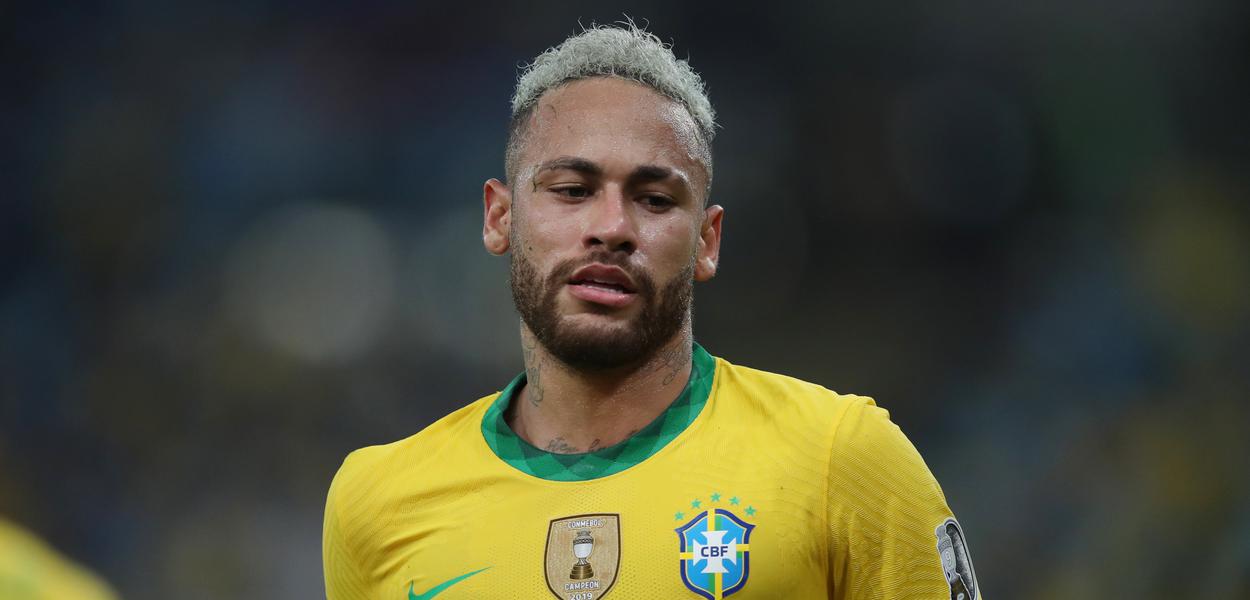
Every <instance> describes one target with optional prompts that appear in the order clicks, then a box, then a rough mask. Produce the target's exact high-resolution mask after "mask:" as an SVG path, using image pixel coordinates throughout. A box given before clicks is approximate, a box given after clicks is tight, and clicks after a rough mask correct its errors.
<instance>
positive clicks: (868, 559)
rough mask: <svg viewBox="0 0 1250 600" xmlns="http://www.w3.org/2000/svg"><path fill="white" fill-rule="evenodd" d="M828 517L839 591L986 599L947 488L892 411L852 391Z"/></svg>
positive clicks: (858, 599) (840, 594)
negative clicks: (891, 415)
mask: <svg viewBox="0 0 1250 600" xmlns="http://www.w3.org/2000/svg"><path fill="white" fill-rule="evenodd" d="M828 517H829V524H830V529H831V531H830V534H831V543H830V554H829V557H830V558H829V560H830V565H829V569H830V577H831V580H832V582H833V591H832V593H831V595H830V597H831V598H836V599H839V600H877V599H887V598H888V599H897V600H908V599H913V598H914V599H919V598H925V599H932V598H951V599H952V600H980V598H981V595H980V593H979V590H977V589H976V588H977V585H976V581H975V578H974V577H973V576H972V563H971V559H970V558H969V556H968V554H967V548H966V545H965V544H964V541H963V534H962V532H959V533H958V536H955V534H954V532H955V531H958V523H957V522H956V521H955V520H954V515H952V514H951V510H950V508H949V507H947V504H946V498H945V497H944V496H943V494H942V490H941V488H940V487H939V486H938V483H937V481H936V480H935V479H934V477H933V474H932V473H930V472H929V468H928V467H927V466H926V465H925V463H924V460H923V459H922V458H921V457H920V453H919V452H917V451H916V448H915V447H914V446H913V445H912V444H911V442H910V441H908V439H907V437H906V436H904V435H903V432H902V431H901V430H900V429H899V428H898V426H897V425H895V424H894V423H893V422H891V421H890V418H889V413H888V412H886V411H885V410H884V409H882V408H879V407H877V406H876V405H875V403H874V402H873V401H872V400H871V399H869V398H861V397H855V398H852V404H851V406H850V407H849V408H848V409H847V410H846V412H845V414H844V416H843V418H842V419H841V420H840V422H839V423H838V425H837V430H836V432H835V435H834V443H833V449H832V452H831V461H830V465H829V489H828ZM951 524H954V525H953V529H952V528H951ZM948 532H950V533H948ZM944 538H945V540H946V544H945V545H944V544H943V539H944ZM952 539H956V540H957V545H958V548H957V549H958V552H959V555H958V557H956V552H955V550H956V548H955V545H956V544H955V543H952V541H951V540H952ZM944 552H945V558H944V556H943V553H944Z"/></svg>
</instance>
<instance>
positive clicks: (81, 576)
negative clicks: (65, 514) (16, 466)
mask: <svg viewBox="0 0 1250 600" xmlns="http://www.w3.org/2000/svg"><path fill="white" fill-rule="evenodd" d="M0 598H3V599H4V600H53V599H55V600H65V599H71V598H72V599H73V600H113V599H115V598H116V595H114V593H113V591H112V590H111V589H109V587H108V585H107V584H105V583H104V582H103V581H101V580H100V579H99V578H98V577H96V576H95V575H92V574H91V573H89V572H87V571H86V570H84V569H82V568H81V567H78V566H76V565H74V564H73V563H71V562H70V561H69V560H68V559H66V558H65V557H63V556H61V555H60V554H58V553H57V552H56V551H55V550H53V549H52V548H50V547H49V546H48V545H47V544H45V543H43V542H42V541H40V540H39V539H38V538H36V537H35V536H34V535H32V534H31V533H30V532H28V531H26V530H24V529H22V528H21V527H18V526H17V525H15V524H13V523H10V522H8V521H6V520H4V519H0Z"/></svg>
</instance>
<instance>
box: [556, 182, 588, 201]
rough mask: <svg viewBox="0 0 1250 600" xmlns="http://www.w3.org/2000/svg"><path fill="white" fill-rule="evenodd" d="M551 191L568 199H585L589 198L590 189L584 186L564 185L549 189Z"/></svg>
mask: <svg viewBox="0 0 1250 600" xmlns="http://www.w3.org/2000/svg"><path fill="white" fill-rule="evenodd" d="M551 191H552V192H555V193H556V194H558V195H561V196H565V197H568V198H586V197H587V196H590V188H588V187H586V186H584V185H565V186H560V187H554V188H551Z"/></svg>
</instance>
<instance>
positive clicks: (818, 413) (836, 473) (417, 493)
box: [323, 344, 980, 600]
mask: <svg viewBox="0 0 1250 600" xmlns="http://www.w3.org/2000/svg"><path fill="white" fill-rule="evenodd" d="M524 384H525V376H524V373H522V374H521V375H519V376H518V377H517V378H516V379H514V380H513V381H512V382H511V383H510V384H509V385H508V386H507V387H506V388H504V390H503V391H502V392H499V393H496V394H492V395H490V396H487V397H485V398H482V399H480V400H478V401H476V402H474V403H473V404H470V405H469V406H466V407H464V408H462V409H460V410H458V411H456V412H454V413H452V414H450V415H448V416H446V417H444V418H443V419H441V420H439V421H438V422H436V423H434V424H432V425H430V426H429V427H427V428H426V429H425V430H423V431H421V432H420V433H417V434H416V435H414V436H412V437H409V438H407V439H404V440H401V441H398V442H395V443H392V444H388V445H383V446H373V447H368V448H363V449H361V450H357V451H355V452H353V453H351V454H350V455H349V456H348V457H347V459H346V460H345V461H344V463H343V466H342V467H341V468H340V469H339V471H338V474H337V475H336V476H335V477H334V482H333V483H332V484H331V486H330V492H329V497H328V499H327V502H326V513H325V528H324V535H323V558H324V563H325V579H326V593H327V597H328V598H330V599H332V600H363V599H369V600H391V599H394V600H427V599H430V598H434V597H436V596H437V597H438V598H439V600H454V599H457V598H535V599H537V598H551V597H553V596H554V597H555V598H559V599H562V600H597V599H599V598H604V597H609V598H616V599H622V600H624V599H633V598H645V599H655V598H660V599H668V598H674V599H680V598H698V597H703V598H707V599H710V600H719V599H721V598H727V597H730V596H733V597H735V598H736V599H737V600H747V599H751V598H759V599H764V598H772V599H776V598H846V599H869V598H890V599H908V598H926V599H930V598H948V597H949V598H952V599H953V600H961V599H962V600H976V599H977V598H980V592H979V590H978V589H977V587H978V586H977V583H976V579H975V576H974V574H973V572H972V562H971V558H970V556H969V554H968V551H967V546H966V544H965V543H964V540H963V533H962V531H960V530H959V525H958V523H957V522H956V521H955V520H954V516H953V515H952V514H951V511H950V509H949V508H948V507H947V504H946V500H945V498H944V497H943V495H942V491H941V489H940V488H939V487H938V484H937V482H936V481H935V480H934V478H933V476H932V475H931V474H930V472H929V469H928V468H927V467H926V466H925V464H924V461H923V460H922V459H921V458H920V455H919V454H918V453H917V452H916V450H915V448H914V447H913V446H912V444H911V443H910V442H909V441H908V440H907V438H906V437H904V436H903V434H902V432H901V431H899V429H898V427H897V426H895V425H894V424H893V423H891V422H890V420H889V416H888V414H887V413H886V411H885V410H883V409H881V408H878V407H877V406H876V405H875V404H874V402H873V401H872V399H870V398H865V397H861V396H848V395H840V394H836V393H834V392H831V391H829V390H827V389H825V388H823V387H820V386H818V385H814V384H811V383H806V382H803V381H800V380H797V379H793V378H790V377H785V376H782V375H776V374H772V373H766V372H762V371H757V370H754V369H749V368H745V367H741V366H736V365H733V364H730V363H729V362H727V361H725V360H723V359H719V358H714V357H712V356H711V355H709V354H708V353H707V352H706V351H705V350H704V349H703V348H702V347H700V346H699V345H697V344H695V345H694V348H693V356H692V369H691V374H690V379H689V381H688V383H687V384H686V387H685V390H684V391H683V392H682V394H681V395H680V396H679V397H678V398H677V399H676V400H675V401H674V402H673V403H672V405H670V407H669V408H668V409H667V410H666V411H665V412H664V413H663V414H662V415H660V416H659V417H658V418H657V419H656V420H655V421H654V422H652V423H651V424H650V425H649V426H647V427H646V428H645V429H643V430H641V431H639V432H638V433H637V434H635V435H633V436H631V437H630V438H629V439H627V440H625V441H624V442H621V443H620V444H618V445H616V446H612V447H609V448H604V449H600V450H596V451H594V452H590V453H585V454H552V453H549V452H545V451H543V450H540V449H538V448H536V447H534V446H532V445H530V444H528V443H526V442H525V441H524V440H522V439H520V438H519V437H518V436H517V435H516V434H515V433H513V432H512V430H511V429H510V428H509V426H508V424H507V423H506V422H505V421H504V416H503V415H504V411H505V410H506V409H507V407H508V404H509V403H510V402H511V401H512V399H513V398H514V397H515V395H516V393H517V392H518V391H519V390H520V389H521V387H522V386H524Z"/></svg>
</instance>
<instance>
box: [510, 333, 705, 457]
mask: <svg viewBox="0 0 1250 600" xmlns="http://www.w3.org/2000/svg"><path fill="white" fill-rule="evenodd" d="M691 345H692V335H691V331H690V326H689V324H687V325H686V326H685V327H683V328H682V330H681V331H679V332H678V333H677V335H675V336H673V338H672V339H670V340H669V341H668V342H666V343H665V344H664V345H663V346H661V347H660V348H659V349H658V350H657V351H656V352H655V353H654V354H653V355H651V356H650V357H648V358H646V359H645V360H644V361H643V362H641V363H640V364H638V365H634V366H630V367H623V368H621V369H619V370H612V371H604V372H586V371H579V370H576V369H573V368H571V367H569V366H568V365H566V364H564V363H563V362H561V361H560V360H559V359H557V358H555V357H554V356H553V355H551V354H550V353H549V352H547V349H546V348H544V347H543V345H542V344H540V343H538V340H537V339H536V338H535V337H534V334H533V333H531V332H530V330H529V328H528V327H526V326H525V325H524V324H522V325H521V349H522V352H523V353H524V355H525V377H526V383H525V387H523V388H521V390H520V392H519V393H518V394H517V395H516V396H515V397H514V398H513V399H512V403H511V405H510V406H509V407H508V411H507V413H506V414H505V419H506V420H507V422H508V425H509V426H510V427H512V430H513V431H514V432H516V434H517V435H518V436H520V437H521V439H523V440H525V441H527V442H529V443H530V444H532V445H534V446H535V447H538V448H542V449H544V450H547V451H548V452H555V453H560V454H574V453H581V452H591V451H594V450H597V449H599V448H606V447H608V446H612V445H614V444H618V443H620V442H622V441H625V439H627V438H628V437H630V436H631V435H633V434H634V433H636V432H638V431H639V430H641V429H642V428H643V427H646V426H647V425H648V424H649V423H651V422H652V421H654V420H655V419H656V417H658V416H660V414H661V413H663V412H664V411H665V409H667V408H668V406H669V405H670V404H672V402H673V400H674V399H675V398H677V396H678V395H679V394H681V391H682V389H684V388H685V386H686V382H687V380H689V378H690V371H691V364H690V357H691V349H692V348H691Z"/></svg>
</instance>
